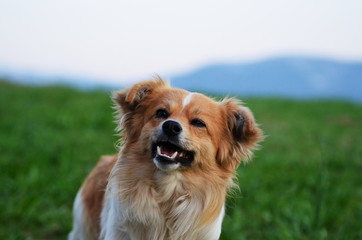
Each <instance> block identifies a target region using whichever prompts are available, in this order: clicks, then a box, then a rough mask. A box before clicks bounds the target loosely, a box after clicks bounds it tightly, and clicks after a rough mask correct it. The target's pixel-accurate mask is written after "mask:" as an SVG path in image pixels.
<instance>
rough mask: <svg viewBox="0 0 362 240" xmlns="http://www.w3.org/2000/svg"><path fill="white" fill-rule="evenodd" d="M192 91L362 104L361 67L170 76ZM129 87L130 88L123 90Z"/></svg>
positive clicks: (48, 78) (249, 66) (10, 73)
mask: <svg viewBox="0 0 362 240" xmlns="http://www.w3.org/2000/svg"><path fill="white" fill-rule="evenodd" d="M0 78H3V79H7V80H10V81H14V82H18V83H21V84H26V85H54V84H58V85H68V86H71V87H75V88H77V89H82V90H91V89H95V88H101V89H107V90H111V89H119V88H121V86H120V85H116V84H111V83H110V82H113V83H114V82H115V81H107V80H109V79H96V78H89V77H82V76H71V75H65V74H62V75H59V74H51V73H46V74H45V73H42V74H39V73H32V72H26V71H19V70H11V69H4V68H0ZM170 79H171V84H172V86H175V87H180V88H185V89H187V90H190V91H201V92H206V93H214V94H222V95H240V96H277V97H291V98H297V99H303V98H339V99H346V100H350V101H354V102H359V103H362V62H343V61H337V60H329V59H322V58H311V57H279V58H270V59H266V60H262V61H257V62H243V63H222V64H213V65H209V66H205V67H202V68H199V69H196V70H194V71H191V72H188V73H185V74H181V75H176V76H173V77H172V76H171V77H170ZM127 85H129V84H127Z"/></svg>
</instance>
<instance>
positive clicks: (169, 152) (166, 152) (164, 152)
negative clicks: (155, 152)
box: [161, 149, 175, 157]
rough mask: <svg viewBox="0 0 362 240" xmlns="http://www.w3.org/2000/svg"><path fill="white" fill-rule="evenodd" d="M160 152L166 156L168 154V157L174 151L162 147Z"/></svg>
mask: <svg viewBox="0 0 362 240" xmlns="http://www.w3.org/2000/svg"><path fill="white" fill-rule="evenodd" d="M161 153H162V154H164V155H167V156H169V157H172V155H173V154H174V153H175V152H172V151H169V150H167V149H162V151H161Z"/></svg>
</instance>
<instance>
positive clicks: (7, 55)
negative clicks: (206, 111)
mask: <svg viewBox="0 0 362 240" xmlns="http://www.w3.org/2000/svg"><path fill="white" fill-rule="evenodd" d="M361 11H362V2H361V1H358V0H346V1H337V0H329V1H326V0H323V1H312V0H304V1H299V0H297V1H286V0H275V1H266V0H255V1H236V0H225V1H214V0H208V1H205V0H199V1H190V0H184V1H177V2H175V1H165V0H154V1H145V0H134V1H112V0H105V1H95V0H87V1H83V0H63V1H56V0H48V1H40V0H12V1H0V182H2V190H1V191H0V197H1V199H2V201H0V209H2V211H0V238H1V239H64V238H65V237H66V235H67V232H69V231H70V228H71V209H72V201H73V198H74V196H75V194H76V191H77V190H78V188H79V186H80V185H81V183H82V181H83V179H84V178H85V176H86V175H87V173H88V172H89V171H90V170H91V169H92V167H93V166H94V165H95V163H96V162H97V159H98V157H99V156H100V155H102V154H111V153H115V152H116V150H115V147H114V145H115V142H116V140H117V137H116V136H114V134H115V132H114V128H115V125H114V124H113V122H112V121H113V118H112V109H111V101H110V99H109V94H110V91H111V90H114V89H119V88H123V87H125V86H129V85H130V84H132V83H135V82H137V81H140V80H144V79H149V78H152V77H153V76H155V75H156V74H157V75H160V76H161V77H163V78H164V79H166V80H170V81H171V85H173V86H176V87H181V88H186V89H188V90H191V91H200V92H203V93H206V94H209V95H210V96H212V97H215V98H219V97H222V96H225V95H231V96H237V97H241V98H242V99H243V101H244V102H245V103H246V104H247V106H249V107H250V108H251V109H252V111H253V112H254V114H255V117H256V119H257V121H258V122H259V123H260V125H261V128H262V129H263V130H264V132H265V134H266V135H267V136H268V137H267V138H266V140H265V141H264V142H263V143H262V148H261V150H259V151H257V152H256V154H255V156H254V161H252V162H251V163H250V164H248V165H243V166H240V168H239V173H238V182H239V185H240V189H241V190H240V192H238V191H236V193H235V194H233V197H232V198H230V199H229V200H228V204H227V216H226V218H225V221H224V225H223V233H222V236H221V239H362V228H361V226H362V207H361V205H362V204H361V203H362V189H361V182H362V178H361V176H362V175H361V170H362V162H361V160H362V149H361V147H360V146H361V145H362V141H361V140H362V139H361V135H362V107H361V102H362V31H361V29H362V28H361V27H362V14H361Z"/></svg>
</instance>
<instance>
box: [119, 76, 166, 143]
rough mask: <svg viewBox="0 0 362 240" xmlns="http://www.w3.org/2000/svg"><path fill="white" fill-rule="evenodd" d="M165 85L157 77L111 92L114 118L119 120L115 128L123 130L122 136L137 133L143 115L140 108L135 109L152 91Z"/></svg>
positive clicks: (132, 135) (130, 135) (131, 135)
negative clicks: (115, 114) (114, 112)
mask: <svg viewBox="0 0 362 240" xmlns="http://www.w3.org/2000/svg"><path fill="white" fill-rule="evenodd" d="M165 86H166V83H165V82H164V81H163V80H162V79H161V78H159V77H158V78H157V79H156V80H154V81H153V80H150V81H144V82H140V83H137V84H134V85H133V86H132V87H130V88H127V89H124V90H121V91H115V92H113V93H112V100H113V102H114V103H115V104H116V106H115V109H116V113H117V116H116V119H117V120H120V122H119V125H118V128H117V130H118V131H123V133H122V135H124V137H134V136H136V135H137V133H138V130H139V126H141V123H142V121H143V117H144V116H143V114H142V110H138V111H137V108H139V107H140V106H142V103H144V102H146V101H147V98H148V97H149V96H150V95H151V94H152V93H153V92H154V91H156V90H157V89H160V88H163V87H165ZM117 122H118V121H117Z"/></svg>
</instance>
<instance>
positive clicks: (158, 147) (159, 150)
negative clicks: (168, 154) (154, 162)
mask: <svg viewBox="0 0 362 240" xmlns="http://www.w3.org/2000/svg"><path fill="white" fill-rule="evenodd" d="M157 154H158V155H161V148H160V146H157Z"/></svg>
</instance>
